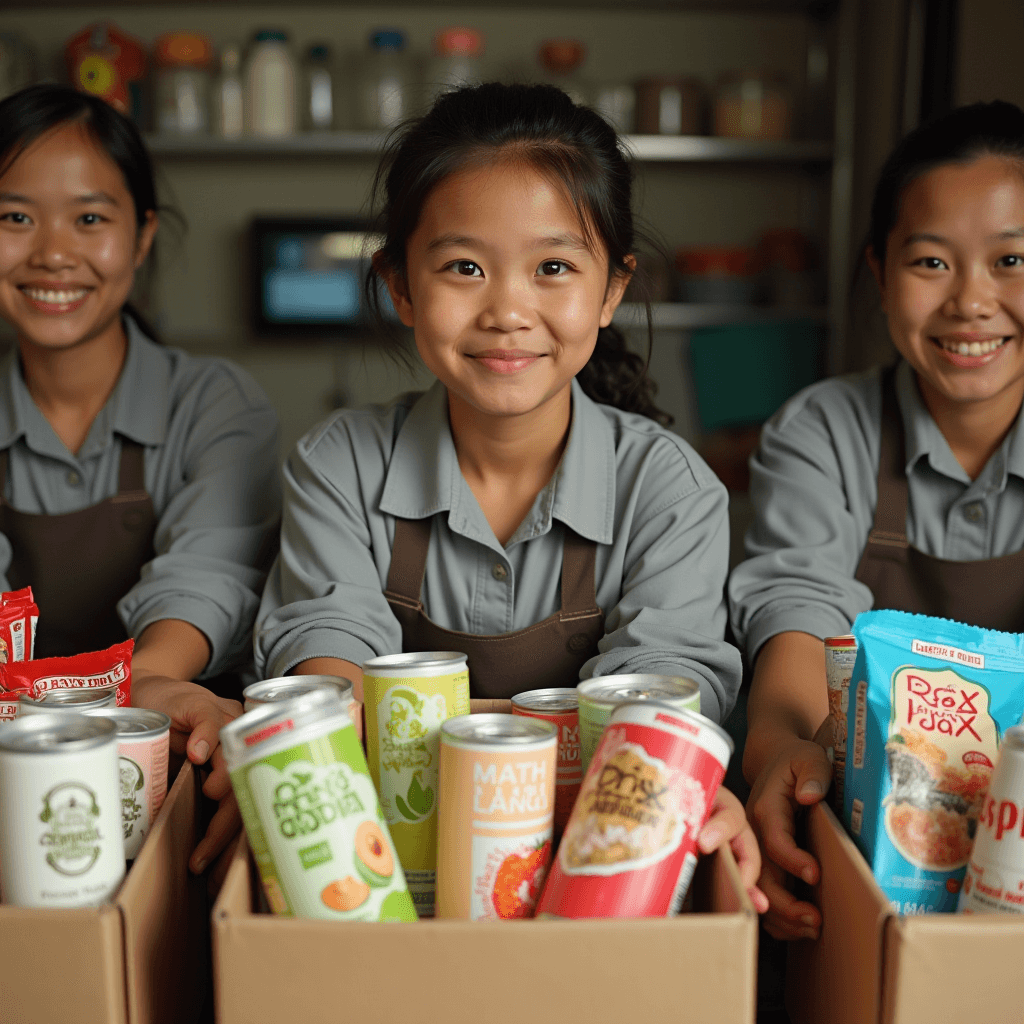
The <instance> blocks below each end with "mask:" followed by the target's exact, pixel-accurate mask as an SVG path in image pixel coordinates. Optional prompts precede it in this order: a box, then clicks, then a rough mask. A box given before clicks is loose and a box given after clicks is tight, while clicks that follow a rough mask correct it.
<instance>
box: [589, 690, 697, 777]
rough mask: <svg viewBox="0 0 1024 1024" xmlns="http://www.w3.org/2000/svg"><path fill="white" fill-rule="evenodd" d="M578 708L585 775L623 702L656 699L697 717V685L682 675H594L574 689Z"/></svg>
mask: <svg viewBox="0 0 1024 1024" xmlns="http://www.w3.org/2000/svg"><path fill="white" fill-rule="evenodd" d="M576 693H577V700H578V701H579V707H580V760H581V762H582V764H583V774H584V775H586V774H587V768H589V767H590V759H591V758H592V757H593V756H594V751H595V750H597V743H598V740H600V739H601V733H603V732H604V727H605V726H606V725H607V724H608V719H609V718H611V716H612V712H613V711H614V710H615V709H616V708H617V707H618V706H619V705H620V704H624V703H625V702H626V701H634V700H657V701H661V702H662V703H664V704H671V705H672V706H673V707H677V708H680V709H682V708H685V709H686V710H687V711H696V712H697V713H698V714H700V686H699V685H698V684H697V683H696V681H694V680H693V679H687V678H686V677H685V676H660V675H653V674H649V673H633V674H631V675H621V676H595V677H594V678H593V679H585V680H584V681H583V682H582V683H579V684H578V685H577V686H576Z"/></svg>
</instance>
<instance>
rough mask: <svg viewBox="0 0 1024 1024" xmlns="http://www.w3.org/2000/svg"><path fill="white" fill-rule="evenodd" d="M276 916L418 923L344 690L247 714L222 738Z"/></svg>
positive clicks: (317, 692) (315, 694)
mask: <svg viewBox="0 0 1024 1024" xmlns="http://www.w3.org/2000/svg"><path fill="white" fill-rule="evenodd" d="M220 741H221V745H222V746H223V748H224V756H225V758H226V760H227V764H228V769H229V770H230V772H231V786H232V788H233V789H234V791H235V796H236V798H237V799H238V807H239V810H240V811H241V812H242V821H243V822H244V824H245V832H246V835H247V836H248V838H249V845H250V847H251V848H252V851H253V855H254V857H255V858H256V864H257V867H258V868H259V872H260V878H261V880H262V882H263V890H264V893H265V894H266V897H267V902H268V903H269V905H270V909H271V910H273V912H274V913H275V914H281V915H284V916H288V917H313V918H321V919H325V920H330V921H415V920H416V911H415V909H414V908H413V904H412V898H411V897H410V895H409V890H408V889H407V887H406V884H405V875H404V873H403V872H402V865H401V864H400V863H399V861H398V857H397V855H396V853H395V848H394V844H393V843H392V841H391V835H390V833H389V832H388V826H387V822H385V820H384V815H383V813H382V812H381V808H380V803H379V802H378V800H377V793H376V790H375V789H374V788H373V782H372V781H371V780H370V773H369V770H368V768H367V766H366V758H365V757H364V756H363V749H362V747H361V746H360V744H359V740H358V738H357V736H356V730H355V726H354V725H353V723H352V719H351V717H350V716H349V713H348V708H347V707H346V706H345V704H344V702H343V701H342V699H341V697H340V696H339V694H338V692H337V690H336V689H333V688H332V689H328V688H319V689H315V690H312V691H310V692H309V693H305V694H303V695H301V696H299V697H295V698H293V699H292V700H287V701H279V702H277V703H273V704H264V705H262V706H261V707H258V708H255V709H254V710H252V711H247V712H246V713H245V714H244V715H242V716H241V717H240V718H236V719H235V720H234V721H233V722H231V723H230V724H228V725H226V726H225V727H224V728H223V729H221V731H220Z"/></svg>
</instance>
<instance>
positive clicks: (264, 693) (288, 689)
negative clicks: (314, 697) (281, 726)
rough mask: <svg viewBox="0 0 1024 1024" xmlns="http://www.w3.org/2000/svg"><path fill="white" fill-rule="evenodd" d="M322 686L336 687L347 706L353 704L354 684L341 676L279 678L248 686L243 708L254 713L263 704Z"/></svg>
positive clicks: (243, 693)
mask: <svg viewBox="0 0 1024 1024" xmlns="http://www.w3.org/2000/svg"><path fill="white" fill-rule="evenodd" d="M322 686H330V687H334V689H336V690H337V691H338V696H339V697H341V699H342V702H343V703H344V704H345V705H346V706H347V705H348V704H350V703H351V701H352V683H351V682H350V681H349V680H348V679H342V677H341V676H279V677H277V678H275V679H264V680H262V681H261V682H259V683H251V684H250V685H249V686H247V687H246V688H245V689H244V690H243V691H242V700H243V702H244V703H243V704H242V708H243V710H245V711H252V709H253V708H256V707H259V706H260V705H261V704H274V703H276V702H277V701H279V700H290V699H291V698H292V697H300V696H301V695H302V694H304V693H309V691H310V690H315V689H317V688H319V687H322Z"/></svg>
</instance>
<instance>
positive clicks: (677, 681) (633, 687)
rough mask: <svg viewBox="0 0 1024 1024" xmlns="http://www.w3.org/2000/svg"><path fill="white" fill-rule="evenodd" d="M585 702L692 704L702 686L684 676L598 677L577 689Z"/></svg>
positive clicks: (610, 703) (581, 684) (639, 675)
mask: <svg viewBox="0 0 1024 1024" xmlns="http://www.w3.org/2000/svg"><path fill="white" fill-rule="evenodd" d="M576 690H577V692H578V693H579V695H580V697H581V698H582V699H585V700H588V701H590V702H591V703H592V704H608V705H615V704H622V703H624V702H625V701H637V700H661V701H668V702H669V703H671V702H672V701H677V700H690V699H691V698H693V697H695V696H698V695H699V694H700V685H699V684H698V683H696V682H695V681H694V680H693V679H687V678H686V677H685V676H659V675H649V674H647V673H636V674H634V675H623V676H596V677H595V678H593V679H585V680H584V681H583V682H582V683H580V684H579V685H578V686H577V687H576Z"/></svg>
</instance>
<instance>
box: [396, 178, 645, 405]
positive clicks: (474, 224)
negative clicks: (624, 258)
mask: <svg viewBox="0 0 1024 1024" xmlns="http://www.w3.org/2000/svg"><path fill="white" fill-rule="evenodd" d="M627 282H628V276H627V275H624V274H623V275H614V276H612V278H611V280H610V281H609V277H608V257H607V253H606V252H605V251H604V248H603V246H602V247H601V250H600V251H598V252H594V251H592V250H591V249H589V248H588V247H587V244H586V241H585V239H584V238H583V235H582V232H581V230H580V224H579V218H578V216H577V215H576V211H575V210H574V209H573V206H572V204H571V203H570V202H569V200H568V199H567V198H566V196H565V195H564V193H563V192H562V191H561V190H560V189H559V188H557V187H556V186H554V185H553V184H552V183H551V182H550V181H549V180H548V179H547V178H545V177H544V176H543V175H542V174H540V173H539V172H538V171H536V170H535V169H533V168H532V167H531V166H529V165H527V164H512V163H502V164H497V165H488V166H483V167H476V168H469V169H466V170H463V171H461V172H459V173H457V174H454V175H452V176H451V177H449V178H447V179H445V180H444V181H443V182H442V183H441V184H440V185H438V186H437V188H435V189H434V191H433V192H432V193H431V194H430V197H429V198H428V200H427V202H426V203H425V204H424V207H423V210H422V212H421V215H420V220H419V223H418V225H417V227H416V230H415V231H414V232H413V233H412V235H411V236H410V238H409V240H408V243H407V246H406V276H405V279H404V281H400V280H395V279H392V280H390V281H389V286H390V288H391V293H392V298H393V299H394V302H395V307H396V309H397V310H398V313H399V315H400V316H401V318H402V322H403V323H404V324H406V326H408V327H412V328H413V330H414V332H415V336H416V347H417V349H418V350H419V353H420V355H421V356H422V358H423V361H424V362H425V363H426V365H427V367H428V368H429V369H430V370H431V371H432V372H433V373H434V374H435V375H436V376H437V377H438V379H439V380H441V381H442V383H443V384H444V385H445V387H446V388H447V389H448V394H449V400H450V401H451V402H452V403H464V404H465V405H466V406H468V407H471V408H472V409H474V410H476V411H477V412H478V413H483V414H485V415H491V416H516V415H521V414H524V413H529V412H532V411H533V410H535V409H538V408H539V407H541V406H543V405H544V404H545V403H546V402H548V401H550V400H551V399H552V398H554V397H555V396H556V395H561V394H564V393H567V389H568V387H569V385H570V383H571V381H572V378H573V377H575V376H576V374H577V373H578V372H579V371H580V370H581V369H582V368H583V367H584V366H585V365H586V363H587V360H588V359H590V356H591V354H592V353H593V351H594V345H595V344H596V342H597V332H598V329H599V328H600V327H604V326H607V325H608V324H609V323H611V319H612V314H613V313H614V312H615V309H616V307H617V306H618V304H619V302H620V301H621V299H622V293H623V291H624V290H625V287H626V284H627Z"/></svg>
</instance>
